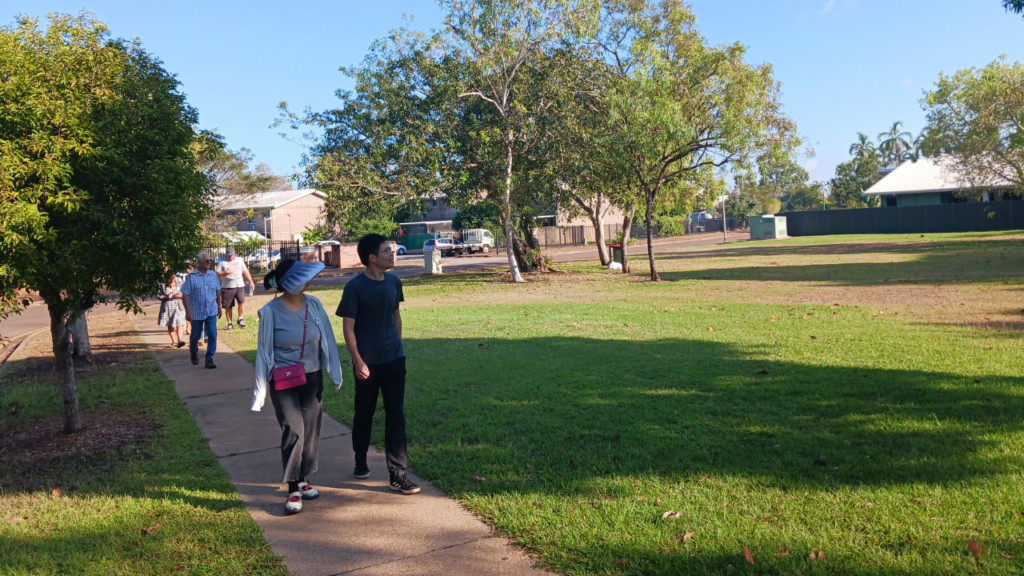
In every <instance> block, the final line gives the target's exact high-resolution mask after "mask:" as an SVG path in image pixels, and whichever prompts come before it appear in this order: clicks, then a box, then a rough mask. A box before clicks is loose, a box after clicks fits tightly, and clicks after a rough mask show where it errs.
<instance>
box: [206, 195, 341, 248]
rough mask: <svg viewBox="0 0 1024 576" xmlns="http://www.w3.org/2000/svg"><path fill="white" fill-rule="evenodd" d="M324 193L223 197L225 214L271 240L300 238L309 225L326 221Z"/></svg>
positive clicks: (238, 226) (235, 223)
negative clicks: (237, 197)
mask: <svg viewBox="0 0 1024 576" xmlns="http://www.w3.org/2000/svg"><path fill="white" fill-rule="evenodd" d="M324 197H325V196H324V193H323V192H320V191H319V190H314V189H312V188H309V189H306V190H275V191H272V192H263V193H261V194H253V195H249V196H244V197H241V198H239V199H237V200H232V199H230V198H224V197H222V202H220V204H221V205H220V206H219V208H220V211H221V213H222V215H223V217H224V218H225V219H226V220H227V221H228V222H230V223H231V224H232V228H235V229H236V230H238V231H240V232H248V231H253V232H258V233H260V234H262V235H263V236H265V237H266V238H268V239H270V240H297V239H300V238H301V235H302V233H303V232H305V231H306V230H307V229H308V228H310V227H312V226H315V225H317V224H321V223H322V222H323V220H324V215H323V211H324Z"/></svg>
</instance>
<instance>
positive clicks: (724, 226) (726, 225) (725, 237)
mask: <svg viewBox="0 0 1024 576" xmlns="http://www.w3.org/2000/svg"><path fill="white" fill-rule="evenodd" d="M718 199H719V200H721V201H722V242H728V241H729V234H728V233H727V232H726V229H727V228H729V219H728V218H726V214H725V201H726V200H728V199H729V196H727V195H725V194H723V195H722V196H719V198H718Z"/></svg>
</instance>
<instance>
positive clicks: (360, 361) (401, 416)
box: [337, 234, 420, 494]
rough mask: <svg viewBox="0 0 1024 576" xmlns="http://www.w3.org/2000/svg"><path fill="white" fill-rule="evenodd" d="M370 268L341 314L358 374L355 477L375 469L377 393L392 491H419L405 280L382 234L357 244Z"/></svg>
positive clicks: (346, 296)
mask: <svg viewBox="0 0 1024 576" xmlns="http://www.w3.org/2000/svg"><path fill="white" fill-rule="evenodd" d="M356 251H357V252H358V253H359V260H360V261H361V262H362V263H363V264H364V265H365V266H366V270H365V271H364V272H363V273H362V274H360V275H358V276H356V277H355V278H353V279H351V280H349V282H348V284H346V285H345V291H344V292H343V293H342V295H341V304H339V305H338V311H337V315H338V316H341V317H342V319H343V323H344V332H345V345H346V346H347V347H348V351H349V354H351V355H352V366H353V370H354V372H355V375H356V383H355V387H356V399H355V417H354V418H353V419H352V450H353V451H354V452H355V454H356V468H355V477H356V478H366V477H368V476H369V475H370V468H369V467H368V466H367V462H366V452H367V450H368V449H369V447H370V432H371V430H372V429H373V413H374V412H375V411H376V410H377V397H378V396H383V397H384V453H385V454H386V455H387V462H388V473H389V475H390V476H391V489H392V490H396V491H399V492H402V493H403V494H415V493H417V492H419V491H420V487H419V486H417V485H416V484H414V483H413V482H412V481H411V480H409V478H408V477H406V474H405V470H406V467H407V466H408V465H409V455H408V451H407V449H406V439H405V349H404V348H403V347H402V314H401V312H400V311H399V309H398V307H399V305H400V304H401V303H402V301H403V300H405V297H404V296H403V294H402V281H401V280H399V279H398V276H395V275H394V274H389V273H388V272H387V271H388V270H390V269H391V268H393V267H394V265H395V253H394V251H392V250H391V243H390V242H388V239H387V238H385V237H383V236H381V235H380V234H367V235H366V236H364V237H363V239H362V240H360V241H359V246H358V247H356Z"/></svg>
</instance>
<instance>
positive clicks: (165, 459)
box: [0, 313, 287, 576]
mask: <svg viewBox="0 0 1024 576" xmlns="http://www.w3.org/2000/svg"><path fill="white" fill-rule="evenodd" d="M90 329H91V333H92V340H93V351H94V357H95V360H96V362H95V364H94V365H92V366H83V367H82V368H81V369H79V370H78V390H79V400H80V403H81V408H82V411H83V414H84V417H85V422H86V426H87V429H86V430H85V431H84V432H81V433H79V434H75V435H71V436H68V435H64V434H61V433H60V432H59V430H60V423H59V418H60V416H59V412H58V410H59V405H60V404H59V397H58V393H57V390H56V385H55V380H54V377H53V374H52V370H53V361H52V354H51V353H49V352H48V346H49V340H48V338H47V335H46V334H45V333H44V334H40V335H37V336H36V337H35V338H34V339H33V340H32V341H29V342H26V343H25V346H24V348H23V349H21V350H19V351H18V352H17V353H16V355H15V356H14V357H13V358H12V359H11V364H10V365H9V366H8V369H7V370H6V372H5V374H4V376H3V377H2V378H0V403H2V406H3V407H4V410H3V416H2V417H0V450H2V451H0V574H53V575H64V574H96V575H110V574H125V575H127V574H132V575H135V574H203V575H207V574H209V575H214V574H217V575H220V574H238V575H242V574H259V575H268V576H269V575H285V574H287V571H286V570H285V569H284V567H283V566H282V565H281V563H280V561H279V559H278V558H277V556H275V555H274V554H272V553H271V552H270V550H269V547H268V546H267V544H266V542H265V541H264V540H263V534H262V532H261V530H260V529H259V527H258V526H257V525H256V523H255V522H254V521H253V520H252V518H251V517H250V516H249V513H248V511H247V510H246V508H245V506H244V505H243V504H242V502H241V499H240V498H239V496H238V493H237V492H236V491H235V489H234V486H233V485H232V484H231V482H230V480H229V479H228V476H227V474H226V473H225V472H224V470H223V469H222V468H221V466H220V464H219V463H218V462H217V459H216V458H215V457H214V455H213V453H212V452H211V451H210V449H209V448H208V447H207V446H206V443H205V440H204V438H203V436H202V434H201V433H200V431H199V429H198V428H197V427H196V425H195V423H194V422H193V421H192V418H191V416H190V415H189V413H188V411H187V410H186V408H185V406H184V405H183V404H182V403H181V401H180V400H179V399H178V396H177V394H176V393H175V391H174V385H173V383H171V382H170V381H169V380H168V379H167V378H166V376H165V375H164V373H163V372H162V371H161V370H160V367H159V365H158V363H157V361H156V359H155V358H154V357H153V355H152V354H151V353H149V352H148V351H146V350H145V348H144V346H143V344H142V343H141V340H140V339H139V338H138V336H137V334H136V333H135V331H134V327H133V325H132V323H131V321H130V320H129V319H128V318H127V317H126V316H124V315H122V314H119V313H113V314H106V315H103V316H96V317H93V318H92V319H91V320H90ZM55 490H56V491H58V492H54V491H55Z"/></svg>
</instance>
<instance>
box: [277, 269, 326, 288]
mask: <svg viewBox="0 0 1024 576" xmlns="http://www.w3.org/2000/svg"><path fill="white" fill-rule="evenodd" d="M323 269H324V263H323V262H296V263H295V265H294V266H292V267H291V268H289V269H288V271H287V272H285V273H284V276H283V277H281V280H280V281H278V282H277V285H278V286H280V287H281V288H283V289H284V290H285V292H288V293H289V294H299V293H301V292H302V287H303V286H305V285H306V282H309V281H310V280H312V279H313V277H315V276H316V275H317V274H319V273H320V271H321V270H323Z"/></svg>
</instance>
